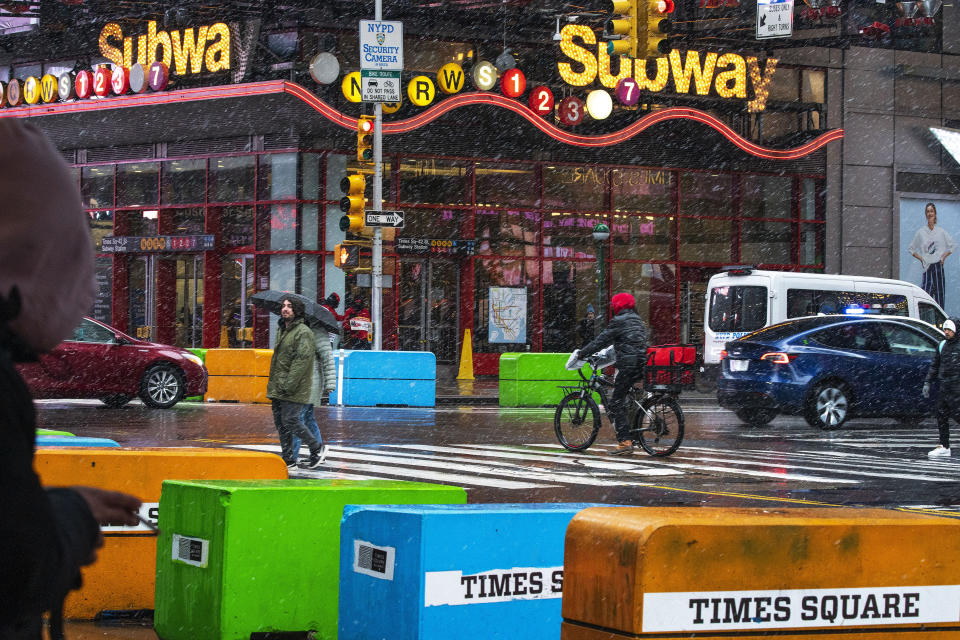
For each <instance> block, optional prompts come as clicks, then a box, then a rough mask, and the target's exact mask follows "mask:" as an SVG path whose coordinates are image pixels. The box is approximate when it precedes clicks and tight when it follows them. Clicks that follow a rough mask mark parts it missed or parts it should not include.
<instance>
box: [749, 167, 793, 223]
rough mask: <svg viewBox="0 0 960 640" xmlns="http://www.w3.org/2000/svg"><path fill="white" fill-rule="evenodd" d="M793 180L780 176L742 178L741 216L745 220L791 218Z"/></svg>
mask: <svg viewBox="0 0 960 640" xmlns="http://www.w3.org/2000/svg"><path fill="white" fill-rule="evenodd" d="M792 182H793V180H792V179H791V178H789V177H786V178H784V177H780V176H743V196H742V198H743V205H742V215H743V217H745V218H792V217H793V216H792V215H791V211H790V191H791V184H792Z"/></svg>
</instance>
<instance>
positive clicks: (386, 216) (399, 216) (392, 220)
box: [363, 211, 403, 229]
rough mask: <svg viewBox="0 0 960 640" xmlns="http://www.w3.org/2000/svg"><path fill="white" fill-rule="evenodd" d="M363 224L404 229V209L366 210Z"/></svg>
mask: <svg viewBox="0 0 960 640" xmlns="http://www.w3.org/2000/svg"><path fill="white" fill-rule="evenodd" d="M363 224H364V226H367V227H392V228H394V229H403V211H365V212H364V214H363Z"/></svg>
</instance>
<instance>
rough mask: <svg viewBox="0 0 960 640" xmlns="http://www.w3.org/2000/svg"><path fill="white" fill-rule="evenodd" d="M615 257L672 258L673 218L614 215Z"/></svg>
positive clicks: (629, 258) (637, 258)
mask: <svg viewBox="0 0 960 640" xmlns="http://www.w3.org/2000/svg"><path fill="white" fill-rule="evenodd" d="M610 237H611V238H612V239H613V257H614V258H615V259H627V260H670V259H672V251H671V249H670V246H671V243H672V242H673V218H660V217H654V216H613V220H612V221H611V222H610Z"/></svg>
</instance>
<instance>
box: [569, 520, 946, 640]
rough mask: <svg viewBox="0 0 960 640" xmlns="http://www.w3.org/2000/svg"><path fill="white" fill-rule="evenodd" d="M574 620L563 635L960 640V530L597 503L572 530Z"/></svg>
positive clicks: (579, 639)
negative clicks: (605, 505)
mask: <svg viewBox="0 0 960 640" xmlns="http://www.w3.org/2000/svg"><path fill="white" fill-rule="evenodd" d="M562 615H563V623H562V626H561V638H562V639H563V640H601V639H602V640H620V639H623V638H648V637H649V638H680V637H683V638H697V639H698V640H719V639H721V638H724V639H729V638H732V637H761V636H762V637H768V636H775V637H777V638H778V640H800V639H809V638H810V637H811V636H816V637H821V638H822V637H827V638H834V639H837V640H839V639H841V638H842V639H844V640H851V639H866V638H870V639H871V640H880V639H885V638H894V637H896V638H898V639H907V638H909V639H914V638H920V637H923V638H933V637H936V638H938V639H942V638H960V624H958V623H960V522H958V521H957V520H953V519H950V518H942V517H934V516H924V515H915V514H909V513H903V512H897V511H889V510H884V509H827V508H821V509H769V510H759V509H757V510H748V509H718V508H708V507H695V508H643V507H632V508H631V507H594V508H589V509H585V510H583V511H581V512H580V513H578V514H577V515H576V516H574V518H573V520H572V521H571V522H570V525H569V527H568V528H567V536H566V547H565V555H564V578H563V604H562ZM931 632H932V633H931Z"/></svg>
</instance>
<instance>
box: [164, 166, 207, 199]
mask: <svg viewBox="0 0 960 640" xmlns="http://www.w3.org/2000/svg"><path fill="white" fill-rule="evenodd" d="M160 175H161V178H160V202H161V204H199V203H202V202H204V201H206V198H205V197H204V191H205V190H206V186H207V184H206V183H207V161H206V160H203V159H200V160H170V161H169V162H164V163H163V172H162V173H161V174H160Z"/></svg>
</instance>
